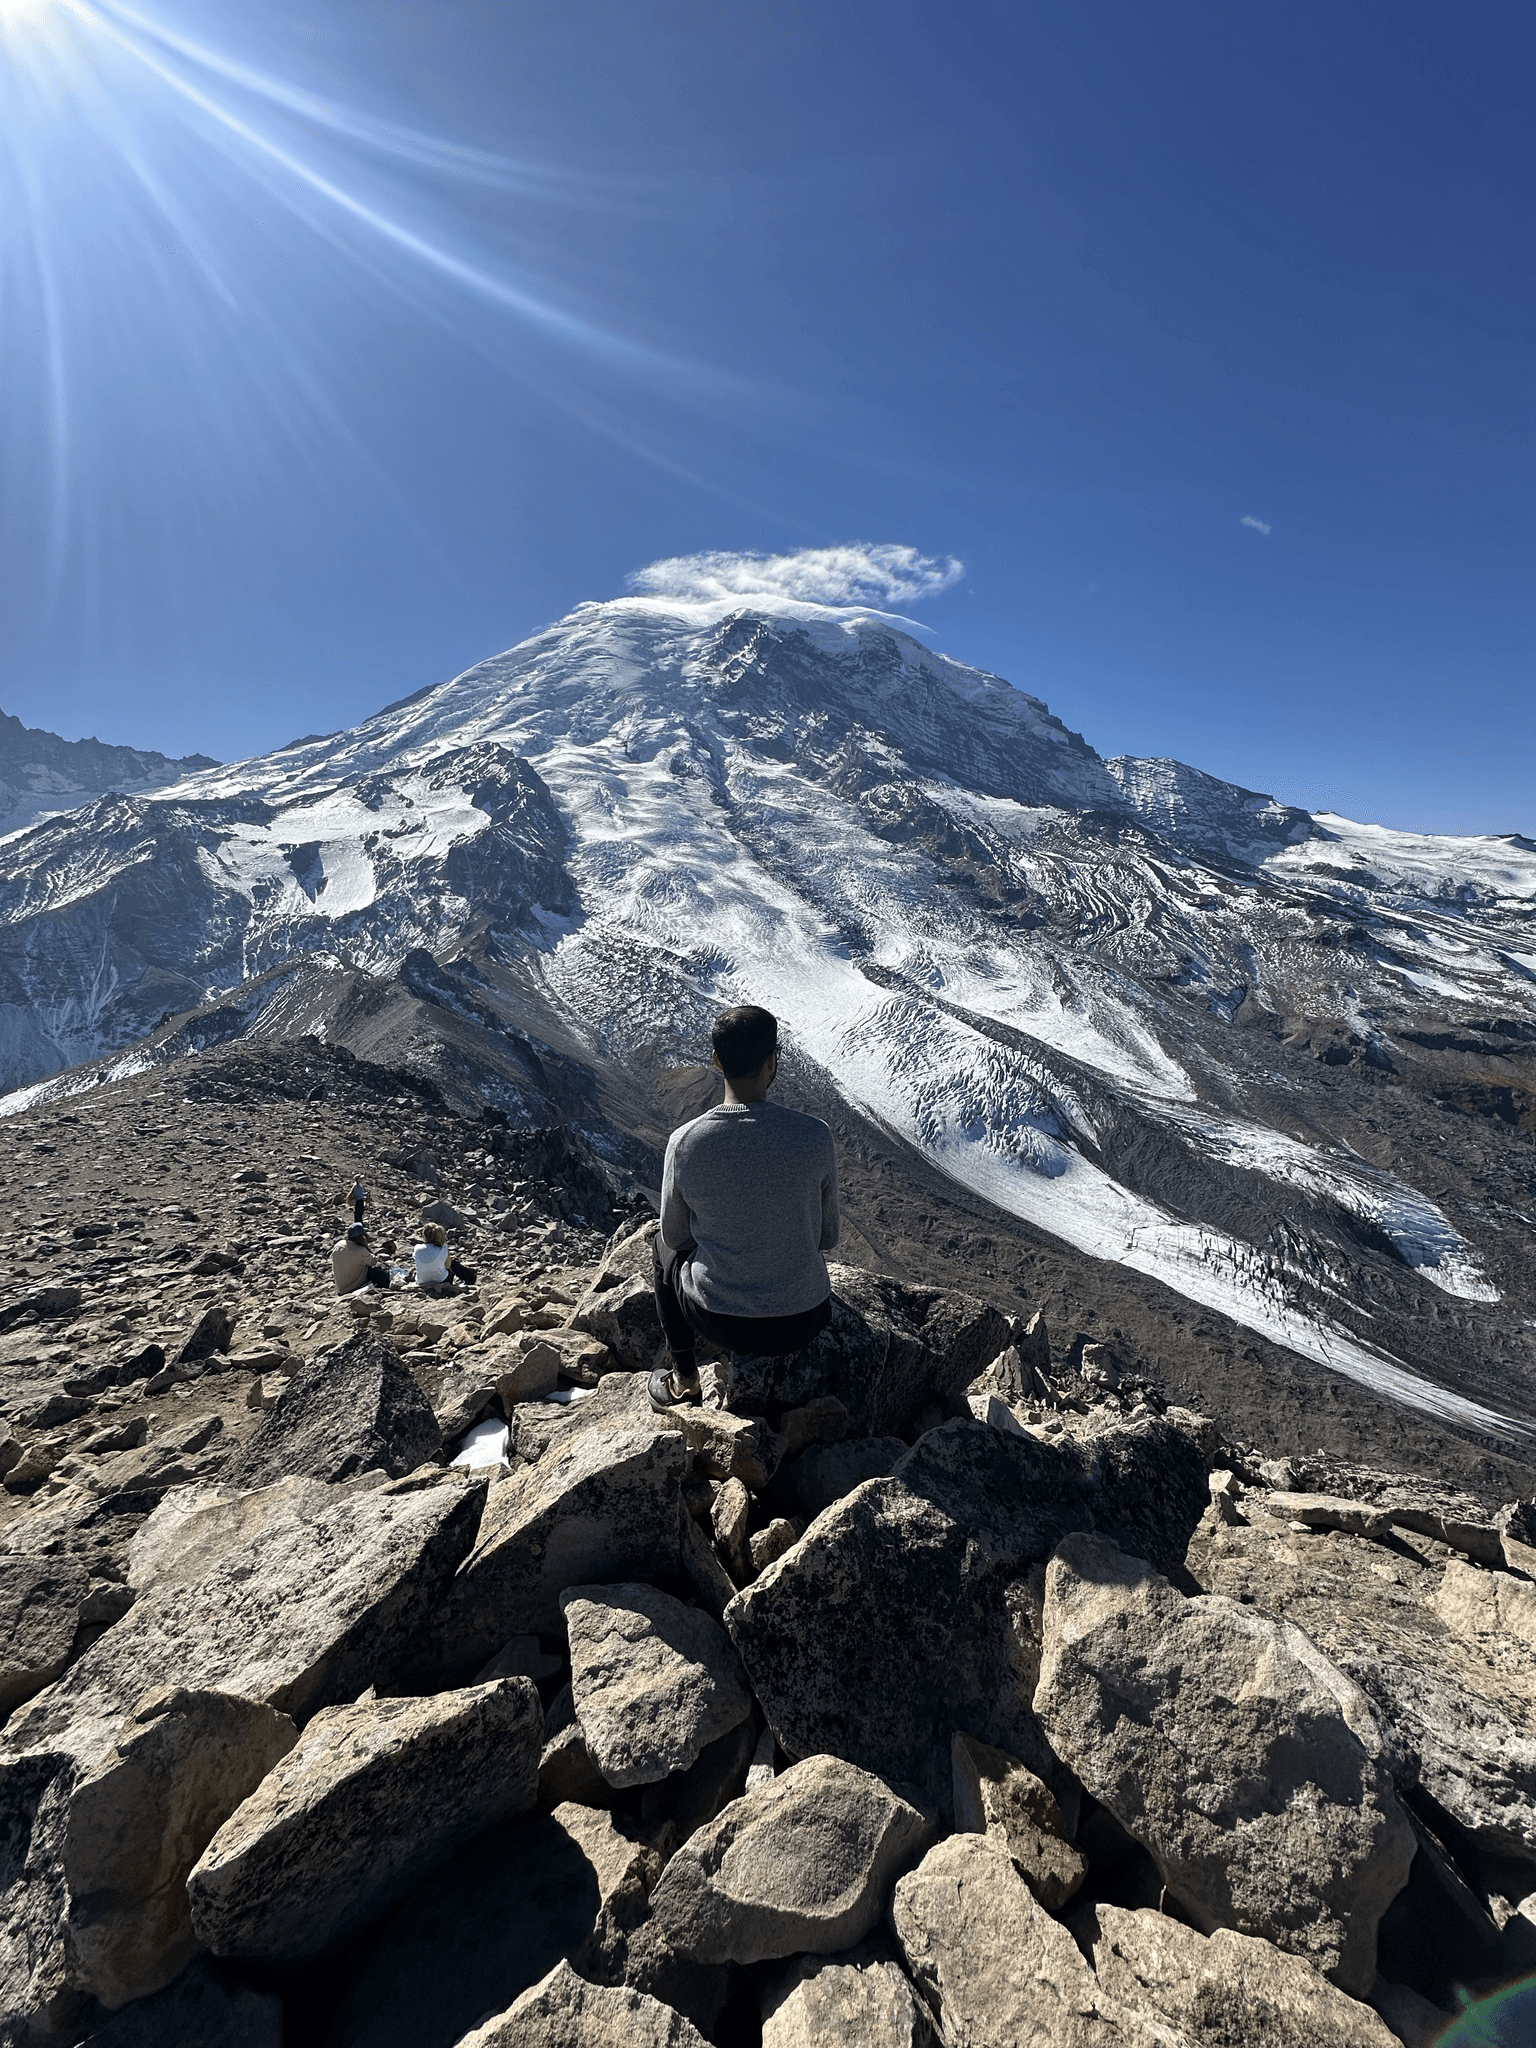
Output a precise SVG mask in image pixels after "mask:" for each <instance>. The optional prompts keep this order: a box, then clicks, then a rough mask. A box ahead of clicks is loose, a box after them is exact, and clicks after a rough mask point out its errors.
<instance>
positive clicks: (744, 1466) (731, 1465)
mask: <svg viewBox="0 0 1536 2048" xmlns="http://www.w3.org/2000/svg"><path fill="white" fill-rule="evenodd" d="M657 1419H658V1421H660V1422H662V1423H663V1424H665V1426H666V1427H667V1428H669V1429H679V1430H681V1431H682V1433H683V1439H684V1441H685V1442H686V1444H687V1446H688V1448H689V1450H690V1451H692V1453H693V1463H694V1470H695V1471H698V1472H703V1473H705V1474H707V1476H708V1477H709V1478H711V1479H739V1480H740V1481H741V1483H742V1485H743V1486H745V1487H748V1488H750V1490H751V1491H752V1492H753V1493H761V1492H762V1490H763V1488H764V1487H765V1486H766V1485H767V1484H768V1482H769V1480H770V1479H772V1477H773V1475H774V1473H775V1472H776V1471H777V1470H778V1468H779V1460H780V1458H781V1457H782V1456H783V1454H784V1439H783V1437H782V1436H780V1435H779V1434H778V1433H777V1432H776V1431H774V1430H772V1429H770V1428H769V1426H768V1424H767V1423H766V1422H765V1421H764V1420H763V1418H762V1417H761V1416H760V1415H731V1414H729V1413H727V1412H726V1411H725V1410H724V1409H721V1408H670V1409H668V1410H667V1412H666V1414H665V1415H663V1416H659V1417H658V1418H657Z"/></svg>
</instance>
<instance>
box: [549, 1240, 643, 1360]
mask: <svg viewBox="0 0 1536 2048" xmlns="http://www.w3.org/2000/svg"><path fill="white" fill-rule="evenodd" d="M647 1242H648V1241H647ZM646 1257H647V1266H646V1270H645V1271H644V1272H642V1273H635V1274H631V1275H629V1276H628V1277H625V1278H619V1279H616V1280H615V1281H614V1283H613V1284H612V1285H609V1286H601V1285H599V1286H596V1287H594V1288H592V1289H591V1290H590V1291H589V1292H588V1293H587V1294H585V1295H584V1296H583V1297H582V1299H581V1301H580V1302H579V1303H578V1305H577V1308H576V1313H575V1315H574V1316H573V1317H572V1319H571V1326H572V1328H573V1329H576V1330H580V1331H581V1332H582V1333H583V1334H584V1335H586V1336H588V1337H592V1338H594V1339H595V1340H596V1341H597V1342H598V1343H599V1344H605V1345H607V1347H608V1349H609V1350H610V1351H611V1352H612V1353H613V1355H614V1357H615V1358H616V1359H617V1360H618V1362H619V1364H620V1365H621V1366H622V1367H623V1368H624V1369H625V1371H627V1372H649V1370H650V1368H651V1367H652V1365H653V1364H654V1363H655V1361H656V1357H657V1354H658V1352H659V1351H660V1350H661V1347H662V1344H663V1343H664V1341H665V1339H664V1337H663V1335H662V1328H661V1317H660V1315H659V1314H658V1313H657V1310H656V1297H655V1292H654V1289H653V1286H652V1282H651V1277H650V1270H649V1251H648V1250H647V1254H646ZM604 1277H605V1276H603V1275H601V1274H600V1275H599V1276H598V1278H599V1282H601V1281H602V1279H603V1278H604Z"/></svg>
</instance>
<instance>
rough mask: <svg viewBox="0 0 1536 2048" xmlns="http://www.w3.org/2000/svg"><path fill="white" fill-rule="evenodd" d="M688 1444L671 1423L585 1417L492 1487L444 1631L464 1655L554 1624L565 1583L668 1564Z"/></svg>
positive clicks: (483, 1652)
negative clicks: (583, 1424)
mask: <svg viewBox="0 0 1536 2048" xmlns="http://www.w3.org/2000/svg"><path fill="white" fill-rule="evenodd" d="M687 1465H688V1447H687V1445H686V1444H685V1443H684V1442H683V1439H682V1438H681V1437H680V1436H679V1435H678V1434H677V1433H676V1431H674V1430H669V1429H650V1428H646V1427H645V1426H644V1425H643V1424H642V1425H641V1426H640V1427H638V1428H634V1429H614V1430H607V1429H602V1430H599V1429H586V1430H583V1431H582V1432H580V1434H579V1435H578V1436H577V1437H576V1439H575V1441H574V1442H572V1443H570V1444H569V1445H563V1446H560V1447H558V1448H552V1449H550V1450H549V1451H547V1452H545V1454H544V1456H543V1457H542V1458H540V1460H539V1462H538V1463H537V1464H536V1465H532V1466H529V1467H526V1468H525V1469H524V1470H522V1471H518V1472H514V1473H513V1474H512V1476H511V1477H510V1478H509V1479H504V1480H502V1481H501V1483H500V1484H499V1485H497V1486H493V1487H492V1488H491V1492H490V1496H489V1498H488V1500H487V1502H486V1508H485V1519H484V1521H483V1522H482V1524H481V1528H480V1536H479V1540H478V1542H477V1543H476V1545H475V1548H474V1551H473V1553H472V1554H471V1555H470V1557H469V1558H468V1559H466V1561H465V1563H464V1566H463V1568H462V1570H461V1571H460V1573H459V1576H458V1580H457V1582H456V1584H455V1586H454V1592H453V1597H452V1600H451V1601H450V1602H449V1609H448V1613H447V1616H446V1632H447V1634H448V1636H449V1639H450V1640H452V1641H455V1642H457V1643H458V1644H459V1645H460V1646H461V1647H462V1650H463V1653H464V1655H466V1656H468V1655H469V1654H470V1652H471V1646H475V1647H476V1648H477V1649H478V1658H479V1659H480V1660H483V1659H484V1658H485V1657H488V1656H489V1655H490V1654H491V1652H492V1651H493V1650H494V1649H495V1648H496V1647H497V1645H498V1644H500V1643H504V1642H505V1641H506V1639H507V1637H508V1636H511V1635H519V1634H522V1633H524V1632H527V1631H532V1632H534V1633H539V1632H544V1633H549V1634H554V1633H557V1632H558V1630H559V1628H560V1625H561V1615H560V1595H561V1594H562V1593H563V1592H564V1590H565V1588H566V1587H567V1586H575V1585H595V1584H606V1583H610V1582H613V1581H616V1580H620V1579H625V1580H632V1579H642V1578H645V1577H647V1576H648V1575H649V1574H650V1573H651V1572H654V1571H665V1570H669V1569H671V1568H673V1567H675V1566H676V1564H677V1560H678V1546H679V1542H680V1540H681V1519H680V1518H681V1514H682V1506H681V1500H682V1481H683V1473H684V1471H685V1470H686V1469H687Z"/></svg>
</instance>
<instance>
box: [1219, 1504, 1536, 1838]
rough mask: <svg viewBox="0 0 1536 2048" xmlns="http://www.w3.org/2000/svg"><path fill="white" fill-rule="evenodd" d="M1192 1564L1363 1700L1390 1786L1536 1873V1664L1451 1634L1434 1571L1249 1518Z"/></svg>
mask: <svg viewBox="0 0 1536 2048" xmlns="http://www.w3.org/2000/svg"><path fill="white" fill-rule="evenodd" d="M1189 1565H1190V1570H1191V1571H1192V1572H1193V1573H1194V1575H1195V1577H1196V1578H1197V1579H1198V1580H1199V1582H1200V1584H1201V1585H1202V1586H1204V1587H1206V1588H1207V1589H1208V1590H1209V1591H1211V1592H1213V1593H1224V1594H1227V1595H1229V1596H1230V1597H1231V1598H1233V1599H1239V1600H1250V1601H1252V1602H1253V1603H1254V1604H1255V1605H1256V1606H1257V1607H1259V1608H1261V1609H1263V1610H1264V1611H1265V1612H1266V1613H1269V1614H1274V1615H1279V1616H1283V1617H1284V1618H1285V1619H1286V1620H1287V1621H1291V1622H1294V1623H1295V1624H1296V1626H1297V1627H1298V1628H1302V1629H1305V1630H1306V1632H1307V1634H1308V1635H1309V1636H1311V1638H1312V1640H1313V1641H1314V1642H1315V1643H1317V1644H1319V1645H1320V1646H1321V1647H1322V1648H1323V1649H1324V1650H1325V1651H1326V1652H1327V1654H1328V1655H1329V1657H1331V1658H1332V1660H1333V1662H1334V1663H1335V1664H1337V1665H1338V1667H1339V1668H1340V1670H1342V1671H1345V1672H1347V1673H1348V1675H1349V1676H1350V1677H1351V1678H1352V1679H1353V1680H1354V1681H1355V1683H1356V1684H1357V1685H1358V1686H1359V1687H1360V1688H1361V1689H1362V1691H1364V1692H1366V1693H1368V1694H1369V1696H1370V1698H1371V1699H1372V1700H1373V1701H1374V1702H1375V1704H1376V1706H1377V1708H1378V1709H1379V1711H1380V1713H1381V1715H1382V1717H1383V1719H1384V1720H1385V1721H1386V1722H1387V1724H1388V1725H1389V1727H1390V1728H1391V1732H1392V1749H1391V1761H1392V1765H1393V1769H1394V1771H1395V1772H1396V1774H1397V1776H1398V1779H1399V1782H1400V1783H1401V1784H1403V1785H1404V1786H1405V1787H1411V1786H1413V1785H1415V1784H1419V1785H1422V1786H1423V1788H1424V1790H1425V1791H1426V1792H1428V1793H1429V1794H1430V1795H1431V1796H1432V1797H1433V1798H1434V1799H1435V1800H1436V1801H1438V1803H1439V1804H1440V1805H1441V1806H1443V1807H1444V1808H1445V1810H1446V1812H1447V1813H1449V1814H1450V1815H1451V1817H1452V1818H1453V1819H1454V1820H1456V1821H1458V1822H1459V1823H1460V1825H1461V1826H1462V1827H1464V1828H1466V1829H1467V1831H1468V1833H1469V1834H1471V1835H1472V1836H1474V1837H1475V1839H1476V1840H1477V1841H1478V1843H1479V1844H1480V1845H1481V1846H1482V1847H1484V1848H1485V1849H1488V1850H1491V1851H1493V1852H1494V1853H1495V1854H1504V1855H1516V1856H1522V1857H1525V1858H1527V1859H1533V1860H1536V1653H1533V1652H1532V1651H1531V1650H1529V1649H1528V1648H1527V1647H1526V1646H1525V1644H1524V1643H1523V1642H1522V1641H1521V1640H1520V1639H1519V1638H1518V1637H1512V1636H1505V1637H1502V1638H1499V1637H1488V1638H1484V1637H1483V1636H1480V1635H1479V1634H1478V1633H1477V1632H1475V1631H1474V1632H1471V1633H1468V1632H1467V1631H1465V1630H1464V1629H1462V1628H1461V1627H1452V1626H1448V1625H1447V1620H1446V1617H1445V1616H1444V1615H1443V1614H1441V1613H1440V1612H1439V1611H1438V1607H1437V1604H1436V1603H1437V1596H1438V1594H1439V1592H1440V1588H1441V1584H1442V1572H1441V1569H1440V1568H1438V1567H1436V1566H1434V1565H1430V1564H1426V1563H1425V1562H1423V1561H1422V1560H1421V1559H1420V1558H1419V1557H1418V1556H1417V1555H1416V1554H1414V1553H1413V1552H1411V1551H1408V1550H1407V1549H1406V1546H1404V1547H1402V1548H1399V1549H1395V1550H1389V1549H1387V1548H1385V1547H1384V1546H1383V1545H1381V1544H1379V1543H1371V1542H1367V1541H1366V1540H1365V1539H1364V1538H1362V1537H1358V1536H1346V1535H1332V1534H1330V1535H1318V1536H1301V1537H1289V1536H1288V1535H1287V1533H1286V1530H1285V1526H1284V1524H1283V1523H1282V1522H1279V1521H1278V1520H1275V1519H1272V1518H1270V1517H1269V1516H1267V1515H1264V1514H1261V1513H1259V1512H1257V1511H1256V1512H1255V1513H1254V1516H1253V1519H1252V1522H1251V1525H1250V1526H1247V1527H1239V1528H1221V1529H1213V1530H1205V1529H1202V1530H1201V1531H1200V1534H1199V1536H1198V1537H1197V1538H1196V1540H1195V1541H1194V1542H1193V1543H1192V1544H1191V1545H1190V1550H1189ZM1451 1583H1452V1587H1453V1589H1454V1587H1455V1586H1456V1584H1458V1583H1464V1582H1460V1581H1458V1580H1456V1579H1453V1580H1452V1582H1451ZM1514 1597H1515V1598H1516V1599H1517V1600H1518V1598H1519V1596H1518V1595H1516V1596H1514ZM1453 1598H1454V1594H1453ZM1462 1611H1463V1613H1464V1612H1465V1610H1464V1609H1463V1610H1462Z"/></svg>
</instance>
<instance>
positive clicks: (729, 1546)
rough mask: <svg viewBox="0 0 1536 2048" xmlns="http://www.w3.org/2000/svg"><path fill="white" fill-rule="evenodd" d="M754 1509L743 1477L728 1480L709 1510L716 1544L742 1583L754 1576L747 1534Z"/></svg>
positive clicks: (710, 1523) (735, 1577) (733, 1573)
mask: <svg viewBox="0 0 1536 2048" xmlns="http://www.w3.org/2000/svg"><path fill="white" fill-rule="evenodd" d="M751 1512H752V1502H751V1499H750V1498H749V1496H748V1493H747V1489H746V1488H745V1486H743V1485H742V1483H741V1481H740V1480H739V1479H727V1480H726V1482H725V1484H724V1485H723V1486H722V1487H721V1489H720V1491H719V1492H718V1493H717V1494H716V1495H715V1501H714V1505H713V1507H712V1508H711V1509H710V1511H709V1526H710V1528H711V1529H712V1530H713V1531H714V1537H715V1548H716V1550H718V1551H719V1553H720V1556H721V1558H722V1559H723V1560H724V1563H725V1566H726V1569H727V1570H728V1571H729V1572H730V1574H731V1577H732V1578H733V1579H735V1580H736V1581H737V1583H738V1584H740V1585H745V1584H746V1582H747V1580H748V1579H750V1578H751V1576H752V1547H751V1541H750V1539H749V1537H748V1535H747V1521H748V1518H749V1516H750V1515H751Z"/></svg>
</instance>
